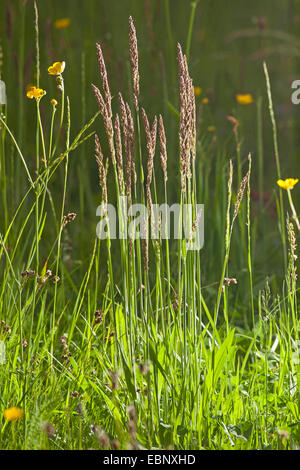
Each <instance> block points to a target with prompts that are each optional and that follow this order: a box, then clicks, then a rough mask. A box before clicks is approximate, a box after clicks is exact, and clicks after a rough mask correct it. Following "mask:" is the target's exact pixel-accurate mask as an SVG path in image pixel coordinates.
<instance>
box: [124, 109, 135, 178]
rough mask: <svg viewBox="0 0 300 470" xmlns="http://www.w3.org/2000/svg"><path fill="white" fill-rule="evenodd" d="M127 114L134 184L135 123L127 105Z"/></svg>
mask: <svg viewBox="0 0 300 470" xmlns="http://www.w3.org/2000/svg"><path fill="white" fill-rule="evenodd" d="M125 106H126V113H127V123H128V140H129V151H130V154H131V155H130V161H131V170H132V174H133V179H134V183H136V181H137V176H136V171H135V162H134V160H135V136H134V122H133V117H132V113H131V109H130V107H129V105H128V103H126V105H125Z"/></svg>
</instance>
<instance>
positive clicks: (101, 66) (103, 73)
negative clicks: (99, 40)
mask: <svg viewBox="0 0 300 470" xmlns="http://www.w3.org/2000/svg"><path fill="white" fill-rule="evenodd" d="M96 50H97V58H98V64H99V70H100V76H101V80H102V86H103V91H104V96H105V100H106V107H107V111H108V116H109V117H112V110H111V99H112V98H111V93H110V88H109V84H108V78H107V70H106V65H105V61H104V57H103V53H102V49H101V46H100V44H96Z"/></svg>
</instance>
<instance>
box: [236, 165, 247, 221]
mask: <svg viewBox="0 0 300 470" xmlns="http://www.w3.org/2000/svg"><path fill="white" fill-rule="evenodd" d="M249 178H250V171H248V172H247V174H246V175H245V176H244V178H243V179H242V182H241V184H240V187H239V190H238V193H237V196H236V201H235V204H234V213H233V219H232V223H233V221H234V220H235V218H236V216H237V215H238V213H239V208H240V205H241V202H242V199H243V195H244V192H245V189H246V186H247V184H248V181H249Z"/></svg>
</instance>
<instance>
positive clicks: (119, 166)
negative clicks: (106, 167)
mask: <svg viewBox="0 0 300 470" xmlns="http://www.w3.org/2000/svg"><path fill="white" fill-rule="evenodd" d="M114 131H115V142H116V157H117V172H118V181H119V188H120V194H121V195H124V193H125V187H124V171H123V154H122V137H121V128H120V118H119V115H118V114H117V115H116V118H115V122H114Z"/></svg>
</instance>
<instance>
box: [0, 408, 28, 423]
mask: <svg viewBox="0 0 300 470" xmlns="http://www.w3.org/2000/svg"><path fill="white" fill-rule="evenodd" d="M23 413H24V411H23V410H22V409H21V408H17V407H15V406H13V407H12V408H7V410H4V413H3V414H4V418H5V419H7V421H15V420H16V419H19V418H21V417H22V416H23Z"/></svg>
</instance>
